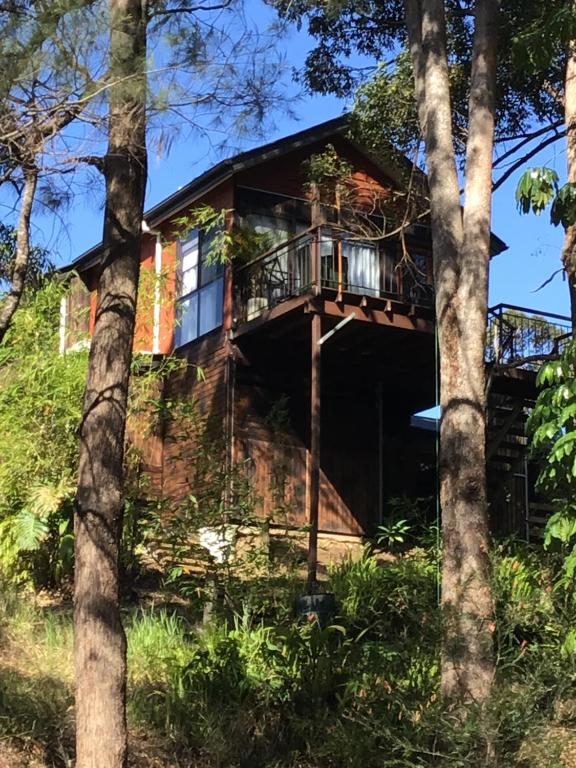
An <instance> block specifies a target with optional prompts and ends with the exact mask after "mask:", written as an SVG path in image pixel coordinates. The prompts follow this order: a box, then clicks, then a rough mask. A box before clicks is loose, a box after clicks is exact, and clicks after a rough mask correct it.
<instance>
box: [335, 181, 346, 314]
mask: <svg viewBox="0 0 576 768" xmlns="http://www.w3.org/2000/svg"><path fill="white" fill-rule="evenodd" d="M340 209H341V202H340V187H339V185H337V186H336V223H337V224H338V225H339V224H340ZM336 263H337V270H338V278H337V280H338V298H337V299H336V301H342V288H343V282H344V281H343V277H342V273H343V271H344V260H343V258H342V240H341V239H340V237H339V238H338V240H337V241H336Z"/></svg>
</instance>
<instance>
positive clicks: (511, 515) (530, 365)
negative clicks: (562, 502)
mask: <svg viewBox="0 0 576 768" xmlns="http://www.w3.org/2000/svg"><path fill="white" fill-rule="evenodd" d="M570 330H571V327H570V319H569V318H567V317H564V316H561V315H553V314H542V313H538V314H536V313H534V311H533V310H528V309H525V308H522V307H508V306H506V305H502V304H501V305H498V307H494V308H493V309H492V310H490V313H489V328H488V348H487V355H486V357H487V361H488V371H489V373H488V396H487V434H486V466H487V481H488V498H489V501H490V524H491V530H492V531H493V533H495V534H496V535H498V536H509V535H516V536H519V537H520V538H522V539H525V540H527V541H529V542H531V541H534V542H537V541H541V540H542V537H543V531H544V527H545V525H546V521H547V519H548V517H549V516H550V512H551V511H552V508H551V506H550V504H547V503H546V502H545V500H543V499H541V498H539V496H538V494H537V493H536V491H535V487H534V486H535V481H536V478H537V476H538V467H537V466H536V465H535V463H534V462H533V461H531V460H530V459H529V451H528V437H527V435H526V421H527V419H528V416H529V414H530V411H531V409H532V408H533V407H534V403H535V401H536V396H537V388H536V371H537V369H538V367H539V365H540V361H539V360H538V358H541V357H545V356H546V355H550V354H554V353H557V352H558V351H559V349H560V348H561V345H562V343H564V341H565V340H566V338H568V337H569V336H570Z"/></svg>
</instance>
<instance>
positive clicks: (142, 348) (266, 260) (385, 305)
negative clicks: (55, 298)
mask: <svg viewBox="0 0 576 768" xmlns="http://www.w3.org/2000/svg"><path fill="white" fill-rule="evenodd" d="M327 156H329V157H331V158H332V160H334V158H335V157H337V158H338V162H340V163H341V166H340V168H342V167H346V168H347V173H346V179H345V181H344V186H343V188H341V187H342V180H341V179H336V176H337V175H338V174H337V172H336V171H334V170H332V172H331V171H330V169H329V170H328V171H327V172H326V174H325V177H324V181H326V182H327V183H326V185H324V186H326V187H327V189H324V188H323V184H322V183H321V182H320V181H318V179H314V178H313V177H312V174H311V167H312V164H311V159H312V160H313V159H314V158H322V157H327ZM344 164H345V165H344ZM331 173H332V177H331ZM410 176H411V169H410V164H409V163H408V161H406V160H404V159H403V158H399V157H396V156H392V155H391V157H390V158H387V159H385V160H383V159H381V158H377V157H374V156H373V155H371V154H370V153H369V152H366V151H364V150H363V149H362V147H360V146H358V144H357V143H355V142H354V141H353V140H352V139H350V138H349V137H348V135H347V129H346V121H345V119H336V120H332V121H329V122H327V123H324V124H322V125H319V126H316V127H314V128H311V129H308V130H305V131H301V132H299V133H297V134H294V135H292V136H289V137H288V138H285V139H281V140H279V141H276V142H273V143H271V144H268V145H266V146H263V147H260V148H258V149H254V150H251V151H248V152H244V153H242V154H240V155H237V156H236V157H233V158H231V159H228V160H224V161H223V162H221V163H219V164H218V165H216V166H215V167H213V168H211V169H210V170H208V171H206V172H205V173H204V174H202V175H201V176H200V177H198V178H197V179H195V180H194V181H192V182H191V183H190V184H188V185H187V186H185V187H183V188H182V189H180V190H178V191H177V192H175V193H174V194H173V195H171V196H170V197H169V198H167V199H166V200H164V201H162V202H161V203H159V204H158V205H156V206H155V207H153V208H152V209H151V210H149V211H147V212H146V214H145V222H144V224H143V229H144V235H143V245H142V274H143V278H142V285H143V286H144V285H146V284H147V285H148V286H151V290H150V291H148V294H149V295H148V296H147V298H142V297H141V298H140V299H139V311H138V322H137V330H136V338H135V348H136V350H137V351H139V352H145V353H149V355H150V358H151V359H153V360H157V359H158V358H159V357H160V356H163V355H168V354H171V353H174V354H175V355H177V356H179V357H180V358H182V359H184V360H185V361H186V363H187V364H186V366H185V367H182V368H180V369H179V370H177V371H176V372H175V373H174V374H173V375H172V376H171V377H170V378H169V379H168V380H167V381H166V384H165V387H164V391H163V393H162V396H163V397H164V398H165V399H166V400H170V401H173V400H174V399H175V398H178V397H180V398H183V399H184V400H189V401H192V399H193V400H194V402H195V403H196V405H197V408H198V412H199V414H200V416H201V418H202V419H203V420H204V421H205V423H206V424H210V425H211V429H212V430H213V431H214V430H215V431H216V432H217V433H218V434H219V435H220V437H221V439H222V445H223V446H224V458H223V460H224V462H225V464H226V466H228V467H240V468H241V470H242V471H243V472H245V473H247V474H248V475H249V476H250V478H251V483H252V485H253V488H254V491H255V498H257V499H258V502H257V505H258V508H259V511H260V513H261V514H263V515H267V516H269V517H271V518H274V514H276V510H278V509H282V510H283V514H285V515H287V518H288V521H289V522H290V523H291V524H293V525H294V526H302V525H307V524H309V523H314V522H317V525H318V529H319V531H320V532H321V533H325V534H332V535H338V536H341V537H358V536H369V535H371V534H373V533H374V531H375V529H376V528H377V526H378V525H379V524H380V523H381V522H382V521H383V519H384V518H385V516H386V514H387V503H388V501H389V500H390V499H391V498H394V497H401V496H403V495H405V496H408V497H413V498H416V497H420V498H421V497H426V496H431V495H433V494H434V493H435V482H436V472H435V470H436V438H435V433H434V431H433V430H429V429H426V428H422V427H423V426H424V427H426V426H430V423H429V422H428V423H426V422H425V421H422V419H420V420H419V419H418V417H416V418H415V416H416V415H417V414H418V413H420V412H421V411H423V410H424V409H427V408H430V407H431V406H433V405H434V404H435V402H436V398H437V388H438V381H437V375H436V370H437V360H436V340H435V322H434V311H433V280H432V253H431V241H430V231H429V228H428V226H427V223H426V217H425V216H420V217H419V218H417V219H416V223H415V224H412V225H411V226H409V227H408V228H407V229H405V230H404V234H403V237H402V238H400V236H399V232H398V230H399V225H400V223H401V221H402V218H403V216H404V213H405V211H406V204H407V203H406V200H407V189H408V186H409V184H410V183H412V184H413V183H414V179H412V182H410ZM331 181H332V182H333V183H332V185H331V186H330V182H331ZM416 181H417V184H419V185H420V189H421V190H422V192H423V193H424V192H425V179H424V177H423V176H418V178H417V180H416ZM343 197H345V200H343ZM205 205H208V206H211V207H212V208H213V209H215V210H218V211H225V214H224V222H225V223H224V226H225V227H226V229H227V230H228V231H230V233H234V235H233V241H234V244H233V247H232V249H231V252H230V254H231V258H230V259H229V260H228V261H226V263H220V262H218V261H217V260H216V261H215V260H214V258H213V255H212V256H211V255H210V254H211V245H212V243H213V238H214V232H213V231H212V232H208V233H207V232H206V231H201V229H199V228H195V227H192V228H190V226H188V227H184V229H183V226H182V220H183V219H184V220H186V219H187V220H188V221H192V220H193V219H194V211H197V210H198V206H205ZM416 215H417V216H418V210H416ZM383 235H386V236H385V237H383ZM492 246H493V254H497V253H499V252H500V251H502V250H504V248H505V247H506V246H505V245H504V244H503V243H502V241H500V240H499V239H498V238H497V237H495V236H494V237H493V241H492ZM100 255H101V249H100V247H99V246H96V247H95V248H93V249H91V250H90V251H88V252H86V253H84V254H83V255H82V256H80V257H79V258H78V259H77V260H76V261H75V262H74V263H73V264H71V265H70V267H69V268H68V270H69V271H71V272H72V271H73V273H76V274H77V275H78V276H79V279H80V280H81V282H82V283H83V284H84V286H85V287H86V288H87V289H88V292H87V293H86V292H84V293H83V292H82V290H81V289H80V287H79V281H78V280H77V281H76V282H77V285H76V287H75V288H73V289H72V291H71V292H70V294H69V296H68V298H67V300H66V303H65V306H63V309H62V349H63V351H64V350H66V349H67V348H69V347H70V346H71V345H72V344H74V343H75V342H76V340H77V338H78V332H79V331H82V330H85V331H88V332H89V329H90V324H91V323H92V322H93V316H94V305H95V295H94V290H95V285H96V280H97V275H98V269H99V264H100ZM86 302H89V303H90V306H91V307H92V309H91V312H90V313H88V314H86V315H85V318H86V319H85V320H79V319H78V318H79V317H82V315H81V313H79V312H78V308H79V306H80V305H81V304H82V303H86ZM495 338H496V337H495V336H494V334H492V337H491V343H492V342H494V339H495ZM498 338H500V337H498ZM503 349H504V347H503V346H501V349H500V351H499V352H498V356H500V357H501V353H502V350H503ZM198 368H200V369H201V370H202V376H200V377H199V376H198ZM502 381H505V383H506V386H503V385H502ZM511 381H512V384H510V382H511ZM518 381H520V382H521V386H524V387H525V392H523V394H522V397H524V398H525V399H524V400H522V404H521V405H520V406H518V404H517V403H518V399H517V394H518V392H520V390H519V389H518V385H517V382H518ZM514 382H516V383H514ZM530 387H532V389H530ZM491 391H492V393H493V394H492V401H493V402H495V400H494V398H495V397H496V396H498V397H500V398H501V403H502V406H501V413H500V414H499V415H495V416H493V423H494V426H493V431H492V433H491V435H492V438H493V439H496V443H497V444H496V443H494V445H492V448H493V454H492V455H493V457H494V456H496V455H498V456H499V457H500V459H502V455H503V457H504V461H503V462H501V463H502V464H503V467H504V469H502V468H500V469H498V470H497V471H496V475H494V477H495V478H496V479H493V481H492V489H493V492H494V493H495V494H496V495H497V494H498V493H499V494H500V496H501V497H502V501H501V506H502V504H503V505H504V507H505V508H506V509H508V508H512V507H513V506H514V504H516V506H518V504H520V505H521V506H522V504H523V505H524V508H525V507H526V506H527V500H526V498H524V497H523V498H524V501H522V502H521V503H520V502H516V501H515V500H512V495H513V494H511V493H509V492H508V491H506V493H504V492H502V491H501V489H502V488H503V487H506V488H508V485H506V483H508V484H510V482H512V484H514V482H516V481H515V480H513V481H511V480H510V478H512V477H514V476H515V474H518V473H517V472H516V469H517V464H518V461H519V460H520V459H518V457H517V456H516V458H513V457H511V455H509V456H508V458H509V459H510V460H509V462H508V463H506V461H505V459H506V452H504V454H502V451H503V450H504V449H503V448H502V445H503V441H505V439H506V437H507V436H508V435H509V432H510V430H511V429H512V428H513V427H514V425H517V424H518V423H521V422H522V419H523V417H524V413H525V409H526V404H527V402H528V400H529V398H530V397H533V380H532V382H531V383H530V382H528V383H526V379H525V378H522V375H521V374H518V373H517V374H516V378H515V379H513V378H510V376H499V377H498V376H496V377H493V380H492V390H491ZM510 393H512V395H510ZM510 396H512V400H513V405H512V409H511V410H510V407H509V399H508V400H507V399H506V398H510ZM514 398H516V400H514ZM526 398H527V399H526ZM177 431H178V424H177V423H174V421H172V422H170V421H169V422H168V423H167V424H165V425H163V427H162V429H160V430H158V431H157V433H156V434H154V435H149V436H147V437H146V440H145V441H144V444H143V457H144V463H145V465H146V466H145V468H146V471H147V472H148V473H149V474H150V476H151V477H152V478H153V480H154V485H155V488H156V492H157V493H158V494H159V495H161V496H162V497H163V498H165V499H169V500H175V501H177V500H178V499H180V498H182V497H183V496H185V495H186V494H187V493H190V492H191V490H193V486H194V480H193V479H194V463H195V460H196V456H197V448H198V446H197V444H196V441H197V439H198V437H197V434H196V433H194V434H192V433H190V435H189V437H188V438H187V436H186V435H184V436H182V435H181V434H179V437H178V440H176V439H175V432H177ZM520 431H521V430H520ZM517 433H518V434H517V435H516V444H518V443H521V444H522V445H523V438H522V437H521V435H520V432H519V431H518V430H517ZM498 451H500V453H499V454H498ZM501 454H502V455H501ZM522 456H523V454H522ZM522 461H523V459H522ZM498 473H500V474H498ZM505 480H506V483H505V482H504V481H505ZM516 484H517V485H518V483H516ZM524 490H525V486H524ZM522 493H524V491H522ZM498 503H499V504H500V502H498ZM499 508H500V507H499ZM495 509H496V506H495ZM499 514H500V515H502V514H510V515H512V513H508V512H504V513H500V512H499ZM514 514H515V515H516V517H514V515H512V517H514V520H516V522H515V523H514V525H516V523H517V519H516V518H517V516H518V515H517V513H514ZM522 514H524V512H522ZM511 519H512V518H511ZM504 527H506V526H504Z"/></svg>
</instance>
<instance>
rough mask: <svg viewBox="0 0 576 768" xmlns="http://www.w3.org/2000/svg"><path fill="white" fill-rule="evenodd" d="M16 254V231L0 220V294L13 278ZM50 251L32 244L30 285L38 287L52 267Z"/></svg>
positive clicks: (27, 273) (29, 266)
mask: <svg viewBox="0 0 576 768" xmlns="http://www.w3.org/2000/svg"><path fill="white" fill-rule="evenodd" d="M15 255H16V232H15V231H14V230H13V229H10V228H9V227H7V226H6V225H5V224H2V223H1V222H0V296H1V294H2V287H3V285H5V284H7V283H9V282H10V281H11V280H12V270H13V267H14V257H15ZM52 268H53V267H52V263H51V261H50V257H49V254H48V251H47V250H46V249H45V248H40V247H39V246H32V247H31V248H30V254H29V256H28V269H27V271H26V282H27V284H28V286H30V287H36V288H38V287H39V286H40V284H41V282H42V279H43V278H44V277H45V275H46V273H48V272H49V271H50V270H51V269H52Z"/></svg>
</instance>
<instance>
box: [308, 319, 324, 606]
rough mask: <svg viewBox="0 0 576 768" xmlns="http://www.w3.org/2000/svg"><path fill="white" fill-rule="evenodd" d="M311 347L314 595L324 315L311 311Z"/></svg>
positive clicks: (310, 573) (310, 517)
mask: <svg viewBox="0 0 576 768" xmlns="http://www.w3.org/2000/svg"><path fill="white" fill-rule="evenodd" d="M311 326H312V332H311V334H310V335H311V346H310V365H311V375H310V460H309V462H308V495H307V498H308V505H309V509H308V523H309V525H310V533H309V538H308V594H314V592H315V591H316V584H317V570H318V518H319V508H320V418H321V398H320V379H321V357H320V356H321V349H322V347H321V345H320V344H319V343H318V342H319V341H320V338H321V337H322V316H321V315H320V314H319V313H316V312H315V313H313V314H312V323H311Z"/></svg>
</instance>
